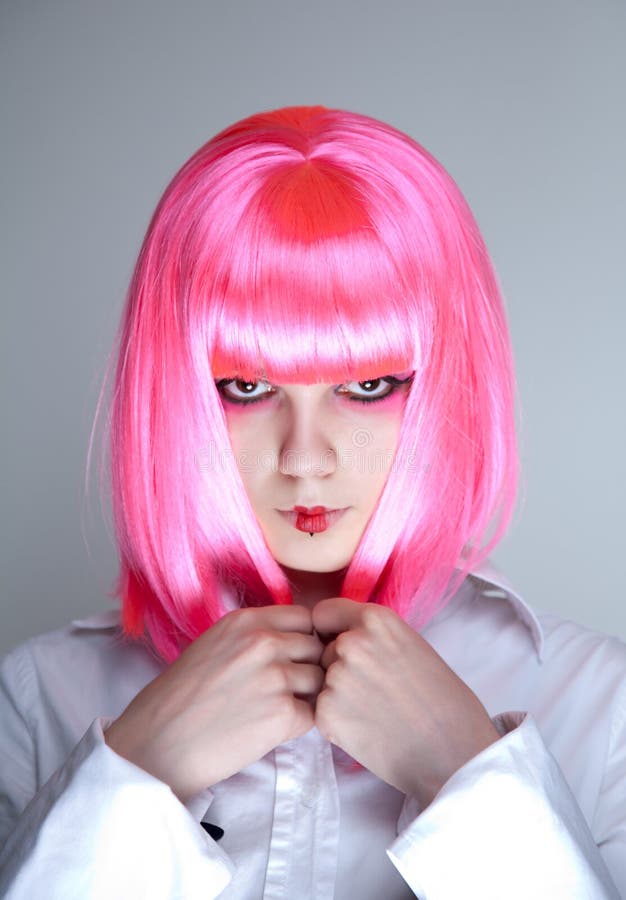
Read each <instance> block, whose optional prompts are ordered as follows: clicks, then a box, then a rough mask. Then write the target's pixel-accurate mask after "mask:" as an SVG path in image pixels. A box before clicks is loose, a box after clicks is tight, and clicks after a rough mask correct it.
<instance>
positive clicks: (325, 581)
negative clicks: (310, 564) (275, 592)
mask: <svg viewBox="0 0 626 900" xmlns="http://www.w3.org/2000/svg"><path fill="white" fill-rule="evenodd" d="M282 569H283V572H284V573H285V575H286V577H287V579H288V580H289V584H290V585H291V594H292V597H293V602H294V604H295V605H297V606H307V607H308V608H309V609H311V608H312V607H313V606H315V604H316V603H317V602H318V601H319V600H324V599H325V598H326V597H339V596H340V591H341V584H342V582H343V579H344V576H345V574H346V568H343V569H339V570H338V571H336V572H301V571H299V570H298V569H289V568H287V566H282Z"/></svg>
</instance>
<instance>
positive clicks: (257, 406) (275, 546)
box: [216, 372, 412, 574]
mask: <svg viewBox="0 0 626 900" xmlns="http://www.w3.org/2000/svg"><path fill="white" fill-rule="evenodd" d="M411 380H412V373H411V372H404V373H400V374H397V375H394V376H390V375H387V376H379V377H377V378H372V379H371V380H370V381H361V382H356V381H351V382H345V383H344V384H342V385H330V384H313V385H303V384H283V385H274V384H269V383H268V382H267V381H257V382H244V381H236V380H233V379H222V380H221V381H218V382H216V386H217V389H218V392H219V394H220V397H221V400H222V404H223V407H224V411H225V415H226V420H227V424H228V430H229V434H230V439H231V444H232V447H233V451H234V453H235V456H236V460H237V465H238V468H239V471H240V473H241V478H242V480H243V483H244V486H245V489H246V492H247V495H248V498H249V500H250V504H251V506H252V508H253V510H254V512H255V514H256V517H257V520H258V522H259V525H260V527H261V530H262V532H263V535H264V537H265V540H266V542H267V544H268V547H269V549H270V551H271V553H272V555H273V556H274V558H275V559H276V561H277V562H278V563H279V564H280V565H281V566H283V567H284V568H285V569H287V570H289V573H290V574H291V573H293V572H295V573H307V572H311V573H313V572H317V573H328V572H337V571H338V570H340V569H343V568H345V567H346V566H347V565H348V564H349V562H350V560H351V559H352V556H353V555H354V552H355V550H356V547H357V545H358V543H359V540H360V538H361V535H362V534H363V532H364V530H365V527H366V525H367V523H368V521H369V518H370V516H371V514H372V512H373V510H374V507H375V505H376V502H377V500H378V498H379V497H380V494H381V491H382V489H383V486H384V484H385V481H386V479H387V476H388V473H389V471H390V469H391V466H392V463H393V458H394V454H395V451H396V448H397V443H398V436H399V432H400V424H401V421H402V415H403V411H404V406H405V402H406V396H407V393H408V390H409V387H410V384H411ZM297 506H299V507H304V508H305V509H306V510H307V511H308V512H297V511H293V510H294V507H297ZM314 507H324V508H326V509H327V510H332V511H333V512H329V513H327V514H325V515H319V514H317V515H315V514H310V513H311V510H312V508H314ZM311 533H312V534H313V536H312V537H311Z"/></svg>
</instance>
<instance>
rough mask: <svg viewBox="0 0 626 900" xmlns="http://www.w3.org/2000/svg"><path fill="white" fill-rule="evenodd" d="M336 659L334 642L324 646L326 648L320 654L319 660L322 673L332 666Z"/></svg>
mask: <svg viewBox="0 0 626 900" xmlns="http://www.w3.org/2000/svg"><path fill="white" fill-rule="evenodd" d="M337 659H338V656H337V645H336V643H335V641H331V642H330V644H326V647H325V648H324V652H323V653H322V656H321V658H320V663H319V664H320V666H321V667H322V669H324V671H326V670H327V669H328V667H329V666H332V664H333V663H334V662H335V661H336V660H337Z"/></svg>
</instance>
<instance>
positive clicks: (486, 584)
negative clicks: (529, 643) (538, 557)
mask: <svg viewBox="0 0 626 900" xmlns="http://www.w3.org/2000/svg"><path fill="white" fill-rule="evenodd" d="M469 577H470V578H471V579H472V581H474V583H475V584H476V586H477V587H478V589H479V591H480V594H481V595H482V596H484V597H499V598H501V599H503V600H506V601H508V603H509V604H510V606H511V607H512V608H513V611H514V612H515V615H516V616H517V617H518V619H520V621H522V622H523V623H524V625H525V626H526V627H527V628H528V630H529V631H530V634H531V636H532V639H533V643H534V645H535V650H536V651H537V657H538V658H539V661H540V662H543V647H544V633H543V628H542V626H541V622H540V621H539V618H538V616H537V614H536V612H535V611H534V610H533V609H532V608H531V607H530V606H529V605H528V604H527V603H526V601H525V600H524V598H523V597H522V595H521V594H520V593H519V592H518V591H517V590H516V589H515V588H514V587H513V585H512V584H511V582H510V581H509V580H508V578H507V577H506V575H504V573H503V572H501V571H500V570H499V569H498V568H496V566H494V565H493V563H492V562H491V560H489V559H486V560H485V561H484V562H483V563H481V564H480V565H479V566H477V567H476V568H475V569H472V570H471V572H470V574H469Z"/></svg>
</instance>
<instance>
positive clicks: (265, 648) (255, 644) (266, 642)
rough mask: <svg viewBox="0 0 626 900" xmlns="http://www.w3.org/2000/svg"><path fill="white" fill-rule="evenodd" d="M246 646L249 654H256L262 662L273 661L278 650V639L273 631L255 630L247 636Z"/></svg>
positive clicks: (245, 639)
mask: <svg viewBox="0 0 626 900" xmlns="http://www.w3.org/2000/svg"><path fill="white" fill-rule="evenodd" d="M244 646H245V647H246V649H247V651H248V652H249V653H254V654H255V655H256V656H257V657H258V658H260V659H262V660H263V659H271V658H272V657H273V656H274V653H275V649H276V638H275V637H274V635H273V634H272V632H271V631H264V630H263V629H262V628H254V629H253V630H252V631H249V632H248V633H247V634H246V636H245V638H244Z"/></svg>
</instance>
